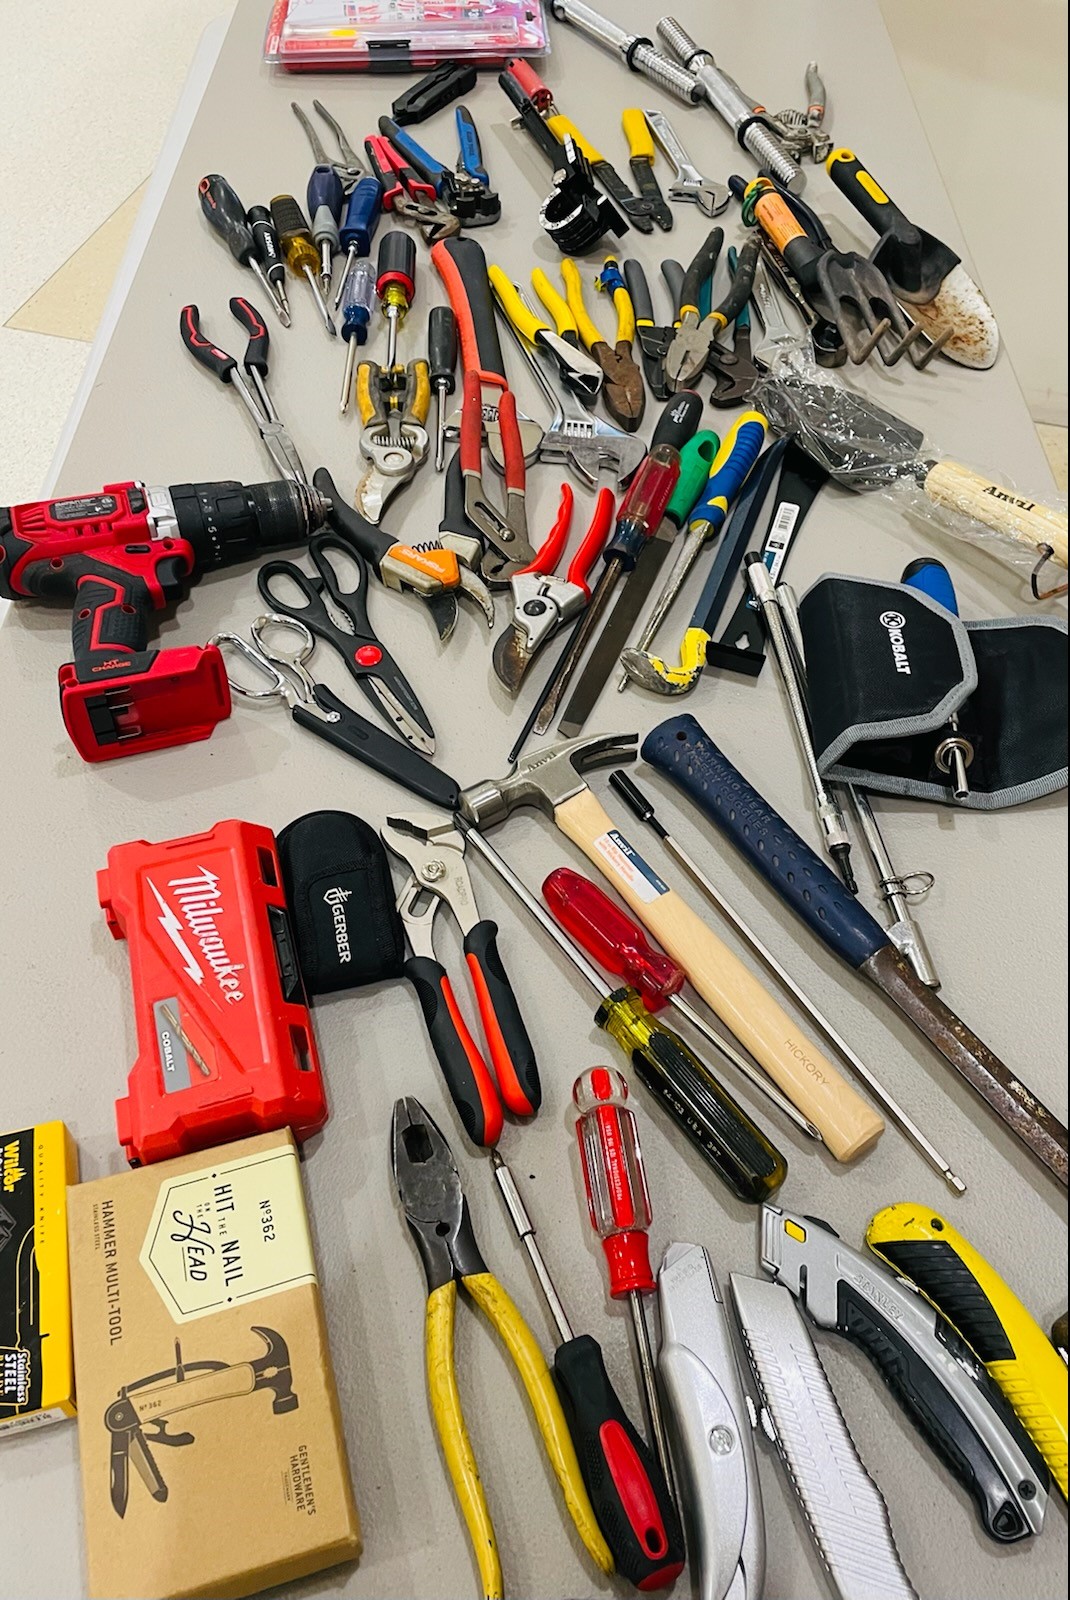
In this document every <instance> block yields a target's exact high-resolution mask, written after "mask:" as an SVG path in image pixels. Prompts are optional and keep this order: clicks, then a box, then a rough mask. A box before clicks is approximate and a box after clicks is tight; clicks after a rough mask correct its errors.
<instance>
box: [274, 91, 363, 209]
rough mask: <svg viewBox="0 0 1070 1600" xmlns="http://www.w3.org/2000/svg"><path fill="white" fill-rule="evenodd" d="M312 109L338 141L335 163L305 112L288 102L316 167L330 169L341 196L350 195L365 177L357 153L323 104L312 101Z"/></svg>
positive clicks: (292, 101) (340, 126) (295, 102)
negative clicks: (300, 127) (305, 137)
mask: <svg viewBox="0 0 1070 1600" xmlns="http://www.w3.org/2000/svg"><path fill="white" fill-rule="evenodd" d="M312 109H313V110H314V111H316V112H318V113H319V115H320V116H321V117H322V118H323V120H324V122H325V123H326V124H327V126H328V128H330V130H331V132H332V133H333V134H334V136H335V138H336V139H337V140H338V151H339V157H338V160H337V161H332V160H331V158H330V156H329V155H328V154H327V152H326V150H325V149H324V148H323V140H322V139H321V138H320V136H319V134H318V133H317V131H316V129H315V126H314V125H313V124H312V123H311V122H310V121H309V119H308V117H307V116H306V114H305V112H304V111H302V109H301V107H300V106H299V105H298V104H297V101H296V100H291V101H290V110H291V111H292V112H293V114H294V116H295V117H296V118H297V120H298V122H299V123H300V124H301V126H302V128H304V130H305V133H306V134H307V135H308V142H309V144H310V145H311V146H312V159H313V161H314V162H315V163H316V165H317V167H330V168H331V170H332V172H333V173H334V174H335V176H336V177H337V178H338V180H339V182H340V183H341V185H342V192H343V194H347V195H348V194H351V193H352V191H353V190H354V189H355V188H356V187H357V184H358V183H359V182H360V180H361V178H363V177H364V175H365V173H364V167H363V165H362V163H361V160H360V157H359V156H358V155H357V152H356V151H355V150H354V148H353V146H352V145H351V144H350V142H349V140H348V139H347V138H346V136H345V134H344V133H343V132H342V125H341V123H340V122H338V120H337V119H336V118H335V117H332V116H331V113H330V112H329V111H328V110H327V107H326V106H325V105H324V104H323V102H322V101H321V100H313V102H312Z"/></svg>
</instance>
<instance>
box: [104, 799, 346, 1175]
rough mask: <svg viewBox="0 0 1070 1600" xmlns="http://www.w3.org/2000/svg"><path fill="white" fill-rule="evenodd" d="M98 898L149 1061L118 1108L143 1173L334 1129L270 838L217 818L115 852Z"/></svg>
mask: <svg viewBox="0 0 1070 1600" xmlns="http://www.w3.org/2000/svg"><path fill="white" fill-rule="evenodd" d="M97 896H98V899H99V901H100V904H101V906H102V907H103V909H104V914H105V917H106V918H107V922H108V926H109V928H110V929H111V931H112V934H113V935H114V937H115V938H116V939H125V940H126V941H127V943H128V944H129V947H130V972H131V978H132V980H133V988H134V1014H135V1019H136V1023H137V1037H138V1055H137V1060H136V1061H135V1063H134V1066H133V1069H132V1071H131V1072H130V1075H129V1077H128V1079H127V1092H126V1096H125V1098H123V1099H121V1100H117V1101H116V1103H115V1119H116V1125H117V1128H118V1134H119V1142H120V1144H121V1145H122V1146H123V1148H124V1150H125V1151H126V1155H127V1159H128V1160H129V1161H130V1163H131V1165H132V1166H137V1165H139V1164H141V1163H142V1162H150V1161H164V1160H167V1159H168V1158H169V1157H171V1156H178V1155H183V1154H185V1153H186V1152H187V1151H190V1150H201V1149H204V1148H205V1147H207V1146H210V1145H216V1144H223V1143H225V1142H226V1141H227V1140H231V1139H243V1138H245V1137H247V1136H248V1135H250V1134H254V1133H266V1132H269V1131H271V1130H272V1129H275V1128H284V1127H288V1128H292V1130H293V1133H294V1137H295V1138H297V1139H299V1140H300V1139H307V1138H308V1137H309V1136H310V1135H311V1134H313V1133H317V1132H318V1131H319V1129H320V1128H322V1127H323V1125H324V1123H325V1122H326V1120H327V1102H326V1098H325V1095H324V1087H323V1079H322V1075H321V1072H320V1064H319V1057H318V1055H317V1052H316V1041H315V1038H314V1036H313V1032H312V1019H311V1016H310V1014H309V1009H308V1002H307V1000H306V997H305V988H304V982H303V980H302V977H301V969H300V967H299V966H298V963H297V952H296V947H295V944H294V940H293V933H292V929H291V926H290V916H289V912H288V910H287V906H286V898H285V894H284V892H283V888H282V873H281V870H280V867H279V859H278V854H277V852H276V848H275V836H274V834H273V833H272V832H271V829H270V828H264V827H260V826H259V825H258V824H256V823H252V822H239V821H228V822H219V823H217V824H216V826H215V827H214V828H212V829H210V830H209V831H208V832H207V833H199V834H191V835H188V836H187V837H186V838H184V839H167V840H164V841H163V842H162V843H160V844H149V843H147V842H146V841H145V840H136V841H134V842H131V843H129V844H121V845H116V846H115V847H114V848H113V849H112V850H109V852H108V865H107V868H106V870H104V871H103V872H100V873H98V874H97Z"/></svg>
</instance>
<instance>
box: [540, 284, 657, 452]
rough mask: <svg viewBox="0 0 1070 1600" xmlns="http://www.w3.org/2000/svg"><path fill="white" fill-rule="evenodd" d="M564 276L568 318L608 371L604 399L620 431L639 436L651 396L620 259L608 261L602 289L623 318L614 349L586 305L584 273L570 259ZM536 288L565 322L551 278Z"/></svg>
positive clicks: (618, 316)
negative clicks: (635, 351)
mask: <svg viewBox="0 0 1070 1600" xmlns="http://www.w3.org/2000/svg"><path fill="white" fill-rule="evenodd" d="M561 276H562V278H563V279H564V282H565V299H564V306H565V307H566V308H567V315H568V316H569V318H570V320H571V323H572V326H573V327H574V328H575V329H576V331H577V333H578V334H579V337H580V338H581V339H582V340H583V343H584V345H585V346H586V348H587V350H588V351H589V353H590V354H591V355H592V356H593V357H594V359H595V361H597V363H598V365H599V366H600V367H601V369H602V373H603V377H604V380H605V381H604V382H603V384H602V399H603V400H604V401H605V407H606V410H607V411H608V412H609V414H610V416H611V417H612V418H613V421H614V422H615V423H616V424H617V426H618V427H620V428H623V429H624V430H625V432H626V433H634V432H635V430H636V428H638V426H639V424H640V422H641V421H642V420H643V410H644V407H645V405H646V390H645V389H644V387H643V374H642V373H641V372H640V370H639V368H638V367H637V366H636V364H635V362H634V360H633V359H632V340H633V339H634V338H635V312H634V311H633V309H632V300H631V295H630V294H629V293H628V289H627V286H626V284H625V282H624V278H623V276H622V275H621V272H620V268H619V267H618V266H617V262H616V258H615V257H614V256H607V257H606V259H605V265H604V268H603V271H602V274H601V275H600V278H599V280H598V282H599V284H600V285H601V287H603V288H604V289H605V291H606V292H607V293H609V294H612V296H613V305H614V309H615V310H616V313H617V332H616V338H615V342H614V343H613V344H612V345H611V344H610V343H609V341H608V340H607V339H606V337H605V335H604V334H603V333H602V332H601V331H600V330H599V329H598V328H597V327H596V326H595V324H594V323H593V322H592V321H591V319H590V317H589V316H588V315H587V308H586V306H585V305H584V303H583V281H582V279H581V277H580V269H579V267H577V265H576V263H575V262H574V261H573V260H571V259H570V258H569V257H567V256H566V258H565V260H564V261H562V263H561ZM531 282H532V286H533V287H534V290H535V293H536V294H537V295H538V297H539V299H540V300H541V301H542V303H543V305H544V306H545V307H546V309H547V310H548V311H549V313H550V315H551V316H552V317H553V318H554V319H555V321H558V320H559V319H563V317H564V316H565V314H566V313H565V311H563V309H562V302H561V296H560V294H559V293H558V291H557V290H556V289H555V288H554V286H553V284H552V283H551V282H550V280H549V279H548V278H547V276H546V274H545V272H542V271H541V270H537V271H536V272H534V273H533V274H532V278H531Z"/></svg>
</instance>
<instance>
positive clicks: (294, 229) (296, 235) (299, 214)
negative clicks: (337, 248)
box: [271, 194, 338, 337]
mask: <svg viewBox="0 0 1070 1600" xmlns="http://www.w3.org/2000/svg"><path fill="white" fill-rule="evenodd" d="M271 220H272V222H273V223H274V224H275V227H276V229H277V230H278V235H279V247H280V249H281V250H282V253H283V255H284V256H285V257H286V265H287V266H288V267H289V269H290V271H291V272H292V273H293V275H294V277H295V278H304V279H305V281H306V282H307V284H308V286H309V288H310V289H311V290H312V297H313V299H314V300H315V302H316V309H317V310H318V311H319V313H320V316H321V317H322V318H323V326H324V327H325V328H326V330H327V332H328V333H329V334H330V335H331V336H332V337H333V336H334V335H335V334H336V333H337V332H338V329H337V328H336V327H335V325H334V322H333V320H332V318H331V313H330V312H329V311H328V310H327V302H326V301H325V300H324V298H323V292H322V290H321V289H320V286H319V280H318V278H317V276H316V274H317V273H318V271H319V266H320V255H319V251H318V250H317V249H316V246H315V245H314V244H313V243H312V234H311V232H310V231H309V226H308V223H307V221H306V220H305V214H304V212H303V211H302V210H301V207H300V206H299V205H298V203H297V201H296V200H295V199H294V197H293V195H292V194H277V195H276V196H275V198H274V200H272V202H271Z"/></svg>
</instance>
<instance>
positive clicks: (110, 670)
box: [64, 557, 153, 683]
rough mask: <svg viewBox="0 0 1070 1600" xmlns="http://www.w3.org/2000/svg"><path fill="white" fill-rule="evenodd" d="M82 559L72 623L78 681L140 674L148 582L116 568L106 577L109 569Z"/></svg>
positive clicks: (145, 637) (146, 624)
mask: <svg viewBox="0 0 1070 1600" xmlns="http://www.w3.org/2000/svg"><path fill="white" fill-rule="evenodd" d="M75 559H77V558H75ZM70 560H71V558H70V557H68V558H67V559H66V561H65V562H64V565H65V566H66V565H69V563H70ZM85 561H86V566H87V569H88V570H87V571H86V573H85V576H84V577H81V578H79V580H78V585H77V588H76V590H75V596H74V617H73V620H72V622H71V639H72V642H73V646H74V666H75V672H76V675H77V677H78V680H79V682H80V683H96V682H98V681H100V680H102V679H104V678H111V677H120V676H125V675H126V674H128V673H130V672H132V671H135V670H143V667H139V664H138V663H136V661H135V658H136V657H137V656H139V655H140V654H141V653H142V651H144V650H145V648H146V646H147V644H148V638H149V616H150V614H151V612H152V609H153V605H152V596H151V595H150V593H149V587H148V584H147V583H146V582H145V581H144V579H142V578H138V577H135V576H134V575H133V574H131V573H129V572H123V571H122V570H121V569H119V568H113V569H111V571H112V575H111V576H109V573H108V569H107V567H105V566H103V565H102V564H100V563H97V562H95V561H93V560H92V559H91V558H89V557H86V558H85ZM116 658H118V659H116ZM113 663H114V666H113Z"/></svg>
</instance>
